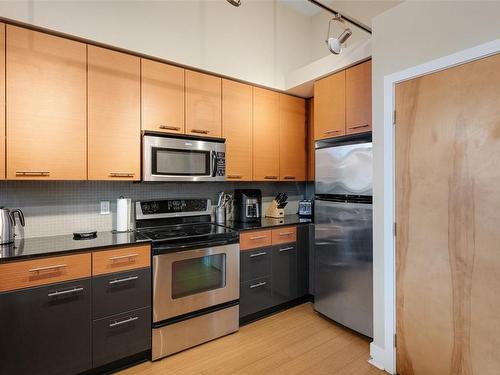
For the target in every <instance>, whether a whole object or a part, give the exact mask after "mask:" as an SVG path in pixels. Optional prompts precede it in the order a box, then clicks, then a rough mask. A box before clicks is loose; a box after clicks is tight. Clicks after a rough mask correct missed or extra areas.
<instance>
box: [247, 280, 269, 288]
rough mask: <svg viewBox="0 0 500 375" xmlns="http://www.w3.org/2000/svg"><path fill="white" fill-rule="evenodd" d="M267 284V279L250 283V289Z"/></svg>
mask: <svg viewBox="0 0 500 375" xmlns="http://www.w3.org/2000/svg"><path fill="white" fill-rule="evenodd" d="M266 284H267V283H266V282H265V281H261V282H260V283H257V284H252V285H250V289H253V288H259V287H261V286H264V285H266Z"/></svg>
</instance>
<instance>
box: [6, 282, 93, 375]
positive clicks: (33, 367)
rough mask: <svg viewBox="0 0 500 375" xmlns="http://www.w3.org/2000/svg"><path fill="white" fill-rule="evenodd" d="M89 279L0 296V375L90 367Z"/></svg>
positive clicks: (64, 371)
mask: <svg viewBox="0 0 500 375" xmlns="http://www.w3.org/2000/svg"><path fill="white" fill-rule="evenodd" d="M91 313H92V311H91V282H90V279H81V280H73V281H70V282H64V283H58V284H52V285H48V286H41V287H35V288H29V289H24V290H18V291H12V292H6V293H1V294H0V353H1V355H0V356H1V359H0V374H9V375H10V374H16V375H18V374H30V375H31V374H61V375H67V374H77V373H80V372H83V371H86V370H89V369H90V368H91V367H92V352H91V348H92V342H91V330H92V327H91V321H92V315H91Z"/></svg>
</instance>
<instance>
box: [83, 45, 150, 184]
mask: <svg viewBox="0 0 500 375" xmlns="http://www.w3.org/2000/svg"><path fill="white" fill-rule="evenodd" d="M140 95H141V87H140V59H139V58H138V57H135V56H131V55H127V54H124V53H121V52H116V51H111V50H107V49H104V48H100V47H95V46H91V45H89V46H88V117H89V121H88V171H89V180H139V179H140V164H141V163H140V160H141V159H140V157H141V155H140V151H141V144H140V142H141V123H140Z"/></svg>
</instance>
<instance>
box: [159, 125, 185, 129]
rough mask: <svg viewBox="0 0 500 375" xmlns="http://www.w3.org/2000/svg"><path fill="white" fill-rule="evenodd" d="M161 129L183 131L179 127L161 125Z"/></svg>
mask: <svg viewBox="0 0 500 375" xmlns="http://www.w3.org/2000/svg"><path fill="white" fill-rule="evenodd" d="M159 128H160V129H165V130H181V128H180V127H179V126H168V125H160V126H159Z"/></svg>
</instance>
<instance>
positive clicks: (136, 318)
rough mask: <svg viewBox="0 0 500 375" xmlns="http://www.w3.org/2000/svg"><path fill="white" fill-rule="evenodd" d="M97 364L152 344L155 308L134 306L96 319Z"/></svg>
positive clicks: (136, 351) (95, 356)
mask: <svg viewBox="0 0 500 375" xmlns="http://www.w3.org/2000/svg"><path fill="white" fill-rule="evenodd" d="M92 334H93V335H92V341H93V344H92V350H93V366H94V368H95V367H99V366H102V365H105V364H107V363H110V362H113V361H116V360H119V359H122V358H125V357H127V356H130V355H134V354H137V353H140V352H143V351H145V350H149V349H150V348H151V309H150V308H149V307H147V308H144V309H139V310H132V311H129V312H127V313H123V314H118V315H113V316H110V317H107V318H103V319H99V320H94V323H93V327H92Z"/></svg>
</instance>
